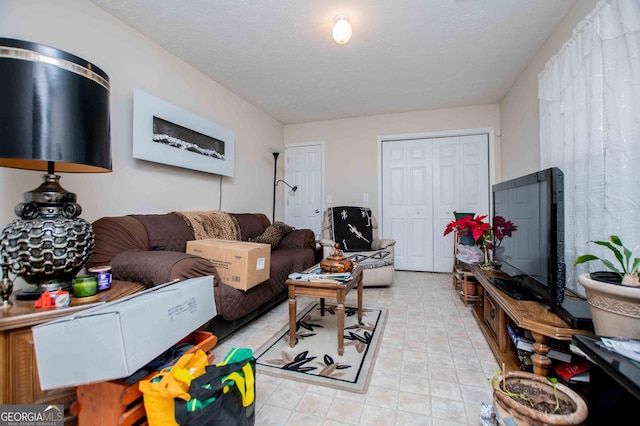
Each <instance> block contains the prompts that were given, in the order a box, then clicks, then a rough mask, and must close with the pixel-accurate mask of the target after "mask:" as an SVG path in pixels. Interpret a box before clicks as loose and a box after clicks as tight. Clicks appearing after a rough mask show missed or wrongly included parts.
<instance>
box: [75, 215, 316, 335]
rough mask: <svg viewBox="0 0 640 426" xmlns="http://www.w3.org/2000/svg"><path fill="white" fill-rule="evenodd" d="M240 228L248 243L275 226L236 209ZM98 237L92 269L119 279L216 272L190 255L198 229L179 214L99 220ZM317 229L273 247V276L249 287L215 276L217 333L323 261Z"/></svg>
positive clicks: (159, 279) (259, 309)
mask: <svg viewBox="0 0 640 426" xmlns="http://www.w3.org/2000/svg"><path fill="white" fill-rule="evenodd" d="M230 216H231V217H233V218H234V219H235V221H236V222H237V224H238V225H239V228H240V237H241V240H242V241H248V240H249V239H254V238H256V237H258V236H260V235H262V234H263V232H264V231H265V230H266V229H267V227H269V225H271V223H270V221H269V219H268V218H267V217H266V216H265V215H264V214H261V213H230ZM93 230H94V232H95V235H96V239H95V247H94V250H93V255H92V257H91V259H90V261H89V264H88V265H87V267H88V268H90V267H92V266H98V265H110V266H111V268H112V275H113V279H115V280H123V281H134V282H139V283H141V284H143V285H145V286H147V287H151V286H155V285H158V284H162V283H165V282H167V281H170V280H173V279H176V278H177V279H180V280H185V279H188V278H194V277H199V276H205V275H215V274H216V270H215V267H214V266H213V264H212V263H211V262H210V261H208V260H207V259H203V258H201V257H199V256H195V255H191V254H187V253H186V244H187V241H190V240H194V239H196V238H194V232H193V231H192V229H191V228H190V227H189V226H188V224H187V223H186V222H185V221H184V220H183V218H182V217H180V216H179V215H178V214H175V213H167V214H154V215H128V216H118V217H104V218H101V219H98V220H96V221H95V222H94V223H93ZM317 256H318V253H317V251H316V242H315V236H314V233H313V231H311V230H309V229H297V230H296V229H294V230H292V231H291V232H289V233H288V234H286V235H285V236H284V237H283V238H282V240H281V241H280V243H279V244H278V245H277V246H276V247H275V248H272V251H271V269H270V278H269V279H268V280H267V281H264V282H263V283H261V284H259V285H257V286H255V287H252V288H250V289H249V290H247V291H241V290H237V289H235V288H233V287H230V286H227V285H225V284H223V283H219V282H218V280H215V281H216V282H215V285H214V295H215V299H216V309H217V315H216V317H214V319H213V321H212V331H213V333H214V334H215V335H216V336H217V337H218V339H222V338H224V337H225V336H227V335H228V334H230V333H231V332H233V331H234V330H235V329H237V328H238V327H240V326H242V325H244V324H245V323H247V322H248V321H249V320H251V319H253V318H255V317H257V316H258V315H260V314H261V313H263V312H265V311H267V310H269V309H271V308H272V307H273V306H275V305H276V304H277V303H279V302H281V301H282V300H284V299H285V298H286V291H287V286H286V283H285V281H286V280H287V277H288V275H289V274H291V273H293V272H300V271H303V270H305V269H307V268H309V267H310V266H312V265H313V264H315V263H316V262H317Z"/></svg>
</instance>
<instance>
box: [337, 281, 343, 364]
mask: <svg viewBox="0 0 640 426" xmlns="http://www.w3.org/2000/svg"><path fill="white" fill-rule="evenodd" d="M336 299H337V301H338V308H337V309H336V315H337V316H338V355H340V356H342V354H344V290H338V295H337V297H336Z"/></svg>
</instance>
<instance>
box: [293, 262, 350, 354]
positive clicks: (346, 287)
mask: <svg viewBox="0 0 640 426" xmlns="http://www.w3.org/2000/svg"><path fill="white" fill-rule="evenodd" d="M318 267H319V266H318V265H315V266H313V267H311V268H309V269H307V270H306V271H305V272H310V271H313V270H314V269H317V268H318ZM287 285H288V287H289V346H290V347H292V348H293V347H294V346H295V345H296V313H297V308H296V296H307V297H319V298H320V315H322V316H324V299H325V298H330V299H335V300H336V302H337V304H338V308H337V310H336V315H337V316H338V355H342V354H344V299H345V297H346V295H347V294H348V293H349V291H351V289H352V288H353V287H355V286H356V285H357V286H358V321H362V266H360V265H358V266H355V267H354V268H353V271H351V280H349V281H347V282H345V283H342V284H335V283H325V282H309V281H295V280H287Z"/></svg>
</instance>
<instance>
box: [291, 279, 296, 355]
mask: <svg viewBox="0 0 640 426" xmlns="http://www.w3.org/2000/svg"><path fill="white" fill-rule="evenodd" d="M295 345H296V288H295V286H293V285H289V347H291V348H293V347H294V346H295Z"/></svg>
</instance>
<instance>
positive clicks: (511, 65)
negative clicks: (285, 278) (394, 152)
mask: <svg viewBox="0 0 640 426" xmlns="http://www.w3.org/2000/svg"><path fill="white" fill-rule="evenodd" d="M91 1H92V2H94V3H95V4H97V5H98V6H100V7H101V8H102V9H104V10H105V11H107V12H109V13H110V14H112V15H114V16H116V17H117V18H119V19H120V20H122V21H123V22H125V23H126V24H128V25H129V26H131V27H133V28H134V29H136V30H137V31H139V32H140V33H142V34H144V35H145V36H147V37H149V38H150V39H151V40H153V41H155V42H157V43H158V44H160V45H161V46H163V47H165V48H166V49H167V50H169V51H171V52H173V53H174V54H175V55H177V56H178V57H180V58H182V59H183V60H185V61H187V62H189V63H191V64H192V65H194V66H195V67H196V68H198V69H200V70H201V71H202V72H204V73H205V74H208V75H209V76H211V78H213V79H214V80H216V81H218V82H219V83H221V84H222V85H223V86H225V87H227V88H228V89H229V90H231V91H233V92H234V93H236V94H238V95H239V96H241V97H243V98H244V99H246V100H247V101H249V102H251V103H252V104H254V105H256V106H257V107H259V108H261V109H262V110H264V111H266V112H267V113H268V114H270V115H271V116H273V117H274V118H275V119H277V120H278V121H280V122H281V123H283V124H292V123H301V122H309V121H318V120H327V119H335V118H347V117H357V116H366V115H375V114H387V113H394V112H407V111H417V110H425V109H433V108H446V107H456V106H465V105H477V104H486V103H497V102H499V101H500V99H501V98H502V97H503V96H504V95H505V93H506V92H507V90H508V89H509V87H510V86H511V85H512V84H513V82H514V81H515V79H516V78H517V76H518V75H519V74H520V72H521V71H522V70H523V69H524V67H525V66H526V64H527V62H528V61H529V60H530V58H531V56H532V55H533V54H534V53H535V52H536V51H537V50H538V49H539V48H540V46H542V44H543V42H544V41H545V40H546V39H547V37H548V36H549V35H550V34H551V32H552V31H553V29H554V28H555V27H556V26H557V25H558V23H559V22H560V20H561V19H562V18H563V17H564V16H565V14H566V13H567V11H568V10H569V9H570V8H571V6H572V5H573V4H574V3H575V0H354V1H350V0H181V1H177V0H91ZM341 13H346V14H348V15H349V16H350V22H351V26H352V27H353V36H352V38H351V41H350V42H349V43H347V44H344V45H339V44H337V43H335V42H334V41H333V39H332V38H331V29H332V26H333V18H334V16H335V15H337V14H341Z"/></svg>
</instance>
